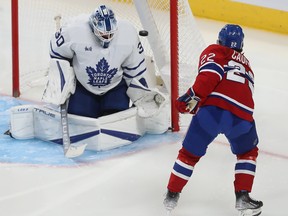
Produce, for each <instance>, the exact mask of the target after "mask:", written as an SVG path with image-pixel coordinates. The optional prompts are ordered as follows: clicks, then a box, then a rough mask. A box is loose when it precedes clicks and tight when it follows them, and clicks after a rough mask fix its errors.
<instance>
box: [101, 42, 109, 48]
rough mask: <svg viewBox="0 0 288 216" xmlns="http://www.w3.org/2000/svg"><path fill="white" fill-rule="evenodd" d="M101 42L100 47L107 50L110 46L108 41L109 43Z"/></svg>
mask: <svg viewBox="0 0 288 216" xmlns="http://www.w3.org/2000/svg"><path fill="white" fill-rule="evenodd" d="M101 42H102V46H103V48H105V49H106V48H108V46H109V44H110V41H109V42H104V41H101Z"/></svg>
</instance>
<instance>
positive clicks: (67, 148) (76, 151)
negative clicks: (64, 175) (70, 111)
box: [60, 100, 87, 158]
mask: <svg viewBox="0 0 288 216" xmlns="http://www.w3.org/2000/svg"><path fill="white" fill-rule="evenodd" d="M67 105H68V100H66V101H65V103H64V104H61V108H60V113H61V126H62V140H63V149H64V155H65V157H67V158H73V157H78V156H80V155H82V154H83V152H84V151H85V148H86V146H87V144H84V143H81V144H77V145H76V144H71V142H70V136H69V126H68V117H67Z"/></svg>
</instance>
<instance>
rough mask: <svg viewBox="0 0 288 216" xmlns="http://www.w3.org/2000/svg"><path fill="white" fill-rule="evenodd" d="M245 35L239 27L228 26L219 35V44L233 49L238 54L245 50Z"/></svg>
mask: <svg viewBox="0 0 288 216" xmlns="http://www.w3.org/2000/svg"><path fill="white" fill-rule="evenodd" d="M243 40H244V33H243V31H242V28H241V27H240V26H239V25H234V24H227V25H225V26H224V27H223V28H222V29H221V31H220V32H219V35H218V41H217V42H218V44H220V45H222V46H226V47H229V48H232V49H234V50H236V51H238V52H242V49H243Z"/></svg>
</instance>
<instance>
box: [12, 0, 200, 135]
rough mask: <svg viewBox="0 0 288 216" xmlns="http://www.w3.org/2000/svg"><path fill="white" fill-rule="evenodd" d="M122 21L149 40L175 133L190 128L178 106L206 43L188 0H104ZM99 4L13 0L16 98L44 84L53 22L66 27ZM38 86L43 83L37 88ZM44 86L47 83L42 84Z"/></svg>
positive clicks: (89, 0)
mask: <svg viewBox="0 0 288 216" xmlns="http://www.w3.org/2000/svg"><path fill="white" fill-rule="evenodd" d="M99 3H101V4H102V3H103V4H106V5H108V6H110V7H111V8H112V9H113V11H114V12H115V15H116V17H117V18H118V19H126V20H129V21H130V22H132V23H133V24H134V26H135V27H136V28H137V29H138V30H142V29H145V30H147V31H148V32H149V35H148V37H146V38H141V41H142V43H143V46H144V49H145V53H146V55H147V56H150V57H151V59H152V62H153V64H155V73H156V75H157V76H158V77H161V79H162V80H163V82H164V85H165V87H166V89H167V91H168V92H169V94H170V99H171V129H172V130H173V131H178V130H179V128H180V126H182V125H183V126H186V125H187V124H188V123H187V121H186V122H185V119H183V120H182V119H181V118H180V119H179V113H178V111H177V110H175V106H174V101H175V99H176V98H177V97H178V95H179V94H182V93H184V92H185V91H186V90H187V89H188V87H189V86H190V85H191V84H192V82H193V79H194V78H195V75H196V71H197V65H198V56H199V54H200V52H201V51H202V49H203V48H204V45H205V44H204V40H203V38H202V36H201V34H200V32H199V30H198V27H197V24H196V21H195V19H194V17H193V14H192V12H191V9H190V7H189V3H188V0H170V1H169V0H101V1H99ZM97 6H98V5H97V1H95V0H82V1H81V3H79V0H61V1H60V0H49V1H46V0H11V8H12V10H11V14H12V16H11V22H12V45H13V47H12V67H13V81H12V83H13V96H14V97H19V96H20V94H23V93H26V92H29V91H30V90H31V89H33V88H34V87H35V86H37V85H40V84H42V85H43V80H45V76H46V75H47V71H48V62H49V39H50V37H51V35H52V34H53V33H54V31H55V22H54V20H53V18H54V16H55V15H56V14H61V16H62V22H65V21H67V20H69V19H70V18H72V17H73V16H77V15H79V14H81V13H86V14H87V13H91V12H92V11H93V10H94V9H95V7H97ZM39 83H40V84H39ZM44 83H45V81H44Z"/></svg>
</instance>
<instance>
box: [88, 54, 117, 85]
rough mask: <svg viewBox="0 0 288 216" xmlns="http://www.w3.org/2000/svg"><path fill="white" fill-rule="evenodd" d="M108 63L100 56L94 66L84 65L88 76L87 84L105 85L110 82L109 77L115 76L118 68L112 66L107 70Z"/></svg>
mask: <svg viewBox="0 0 288 216" xmlns="http://www.w3.org/2000/svg"><path fill="white" fill-rule="evenodd" d="M109 68H110V65H109V64H108V62H107V61H106V59H105V58H102V59H101V60H100V61H99V62H98V63H97V64H96V68H93V67H90V66H89V67H86V72H87V74H88V76H89V80H88V82H87V84H90V85H92V86H97V87H99V88H100V87H101V86H106V85H109V84H110V83H111V79H112V78H113V77H114V76H115V74H116V73H117V71H118V69H117V68H113V69H111V70H109Z"/></svg>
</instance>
